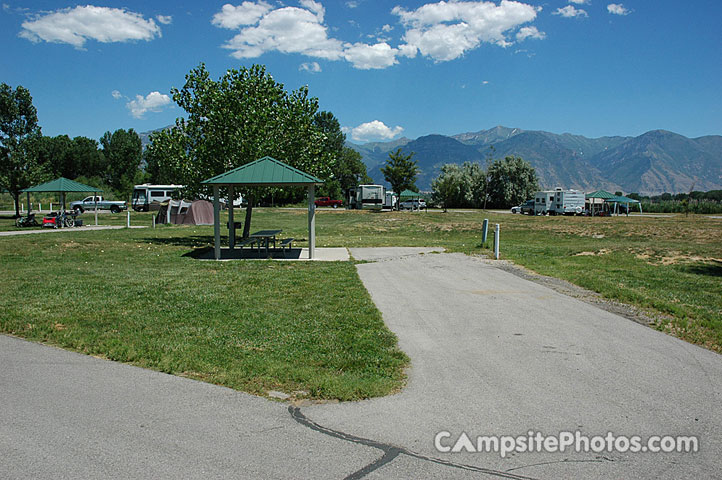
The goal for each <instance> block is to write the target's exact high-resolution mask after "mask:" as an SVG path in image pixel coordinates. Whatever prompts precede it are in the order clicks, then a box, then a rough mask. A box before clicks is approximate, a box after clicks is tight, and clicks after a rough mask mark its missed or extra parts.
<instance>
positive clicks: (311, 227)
mask: <svg viewBox="0 0 722 480" xmlns="http://www.w3.org/2000/svg"><path fill="white" fill-rule="evenodd" d="M315 190H316V186H315V185H309V187H308V259H309V260H313V258H314V256H315V250H316V204H315V203H314V197H315V196H316V193H315Z"/></svg>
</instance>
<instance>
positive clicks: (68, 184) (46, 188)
mask: <svg viewBox="0 0 722 480" xmlns="http://www.w3.org/2000/svg"><path fill="white" fill-rule="evenodd" d="M102 191H103V189H102V188H98V187H91V186H89V185H84V184H82V183H78V182H76V181H73V180H68V179H67V178H64V177H60V178H56V179H55V180H52V181H50V182H45V183H41V184H40V185H35V186H32V187H28V188H26V189H25V190H22V192H23V193H25V192H102Z"/></svg>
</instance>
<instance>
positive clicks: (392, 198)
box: [384, 190, 399, 210]
mask: <svg viewBox="0 0 722 480" xmlns="http://www.w3.org/2000/svg"><path fill="white" fill-rule="evenodd" d="M398 201H399V197H398V196H397V195H396V194H395V193H394V192H393V191H391V190H387V191H386V195H384V208H386V209H389V210H395V209H396V204H397V203H398Z"/></svg>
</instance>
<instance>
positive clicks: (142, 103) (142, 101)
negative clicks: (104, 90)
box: [113, 92, 171, 119]
mask: <svg viewBox="0 0 722 480" xmlns="http://www.w3.org/2000/svg"><path fill="white" fill-rule="evenodd" d="M118 93H120V92H118ZM113 96H114V97H115V92H113ZM116 98H117V97H116ZM170 104H171V99H170V97H169V96H168V95H165V94H163V93H160V92H150V93H149V94H148V95H146V96H145V97H143V95H136V96H135V100H131V101H130V102H128V103H127V104H126V107H128V110H130V114H131V115H132V116H133V117H134V118H139V119H140V118H143V115H145V114H146V113H147V112H160V111H162V110H163V109H164V108H165V107H167V106H168V105H170Z"/></svg>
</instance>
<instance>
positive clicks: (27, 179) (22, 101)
mask: <svg viewBox="0 0 722 480" xmlns="http://www.w3.org/2000/svg"><path fill="white" fill-rule="evenodd" d="M40 135H41V133H40V126H39V125H38V114H37V110H36V109H35V107H34V106H33V98H32V97H31V96H30V92H29V91H28V89H26V88H25V87H23V86H18V87H17V88H16V89H15V90H13V88H12V87H10V86H9V85H7V84H5V83H2V84H0V186H1V187H2V188H4V189H6V190H7V191H8V192H10V195H12V197H13V198H14V199H15V215H16V216H20V206H19V197H20V190H22V189H24V188H27V187H29V186H30V185H32V183H34V182H36V181H38V180H39V179H40V178H42V175H43V172H42V169H40V168H39V167H38V164H37V153H36V146H37V142H36V141H37V139H38V138H39V137H40Z"/></svg>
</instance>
